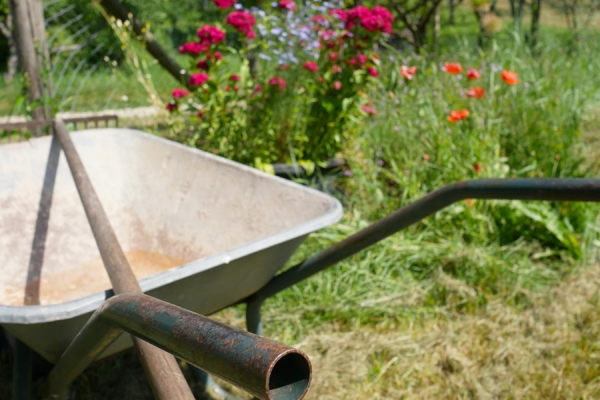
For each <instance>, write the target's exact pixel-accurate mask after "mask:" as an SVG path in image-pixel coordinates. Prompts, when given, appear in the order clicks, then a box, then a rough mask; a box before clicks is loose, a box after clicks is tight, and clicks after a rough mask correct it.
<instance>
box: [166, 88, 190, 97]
mask: <svg viewBox="0 0 600 400" xmlns="http://www.w3.org/2000/svg"><path fill="white" fill-rule="evenodd" d="M171 94H172V95H173V97H174V98H176V99H180V98H182V97H185V96H187V95H189V94H190V92H188V91H187V90H185V89H179V88H177V89H173V92H171Z"/></svg>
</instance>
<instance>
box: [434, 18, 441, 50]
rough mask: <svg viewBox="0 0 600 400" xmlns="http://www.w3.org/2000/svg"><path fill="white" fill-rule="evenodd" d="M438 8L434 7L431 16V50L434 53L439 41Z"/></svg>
mask: <svg viewBox="0 0 600 400" xmlns="http://www.w3.org/2000/svg"><path fill="white" fill-rule="evenodd" d="M439 39H440V10H439V8H436V9H435V14H434V16H433V50H434V51H435V53H436V54H437V53H438V48H439V42H440V40H439Z"/></svg>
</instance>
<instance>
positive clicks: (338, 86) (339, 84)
mask: <svg viewBox="0 0 600 400" xmlns="http://www.w3.org/2000/svg"><path fill="white" fill-rule="evenodd" d="M333 87H334V88H335V90H340V89H341V88H342V82H340V81H335V82H333Z"/></svg>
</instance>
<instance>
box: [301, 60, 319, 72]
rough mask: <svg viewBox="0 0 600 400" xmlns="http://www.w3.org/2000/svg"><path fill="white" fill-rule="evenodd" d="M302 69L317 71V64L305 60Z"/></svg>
mask: <svg viewBox="0 0 600 400" xmlns="http://www.w3.org/2000/svg"><path fill="white" fill-rule="evenodd" d="M304 69H305V70H307V71H310V72H317V71H318V70H319V66H318V65H317V63H316V62H314V61H307V62H305V63H304Z"/></svg>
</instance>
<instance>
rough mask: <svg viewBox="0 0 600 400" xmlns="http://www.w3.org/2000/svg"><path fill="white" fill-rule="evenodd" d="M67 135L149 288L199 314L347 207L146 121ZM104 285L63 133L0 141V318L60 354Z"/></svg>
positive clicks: (266, 270) (248, 285) (267, 273)
mask: <svg viewBox="0 0 600 400" xmlns="http://www.w3.org/2000/svg"><path fill="white" fill-rule="evenodd" d="M72 139H73V141H74V143H75V146H76V147H77V150H78V152H79V154H80V155H81V158H82V159H83V162H84V165H85V168H86V170H87V171H88V174H89V176H90V179H91V180H92V183H93V185H94V187H95V189H96V191H97V193H98V196H99V197H100V200H101V201H102V204H103V206H104V208H105V210H106V213H107V214H108V217H109V219H110V221H111V223H112V225H113V228H114V230H115V233H116V235H117V237H118V239H119V241H120V243H121V245H122V247H123V249H124V251H125V253H126V255H127V258H128V259H129V261H130V264H131V265H132V267H133V269H134V272H135V274H136V277H137V278H138V279H139V280H140V285H141V287H142V290H144V292H146V293H147V294H149V295H151V296H154V297H157V298H159V299H162V300H165V301H167V302H170V303H173V304H176V305H178V306H181V307H184V308H186V309H189V310H192V311H195V312H198V313H201V314H204V315H208V314H211V313H213V312H215V311H218V310H220V309H222V308H224V307H227V306H229V305H232V304H234V303H236V302H237V301H239V300H241V299H243V298H245V297H247V296H248V295H250V294H252V293H254V292H256V291H257V290H258V289H260V288H261V287H262V286H264V285H265V284H266V283H267V282H268V281H269V280H270V279H271V278H272V277H273V276H274V275H275V273H276V272H277V271H278V270H279V269H280V268H281V267H282V266H283V264H284V263H285V262H286V261H287V260H288V258H289V257H290V256H291V255H292V253H293V252H294V251H295V250H296V248H297V247H298V246H299V245H300V244H301V243H302V242H303V241H304V239H305V238H306V237H307V235H308V234H309V233H311V232H313V231H315V230H317V229H319V228H322V227H324V226H327V225H329V224H332V223H334V222H336V221H338V220H339V218H340V217H341V215H342V207H341V205H340V203H339V202H338V201H337V200H335V199H334V198H333V197H331V196H328V195H326V194H323V193H320V192H317V191H315V190H312V189H309V188H306V187H303V186H300V185H297V184H294V183H291V182H288V181H285V180H283V179H280V178H276V177H273V176H270V175H267V174H264V173H262V172H259V171H256V170H254V169H252V168H249V167H246V166H243V165H240V164H237V163H234V162H231V161H228V160H225V159H222V158H220V157H216V156H213V155H211V154H208V153H205V152H201V151H199V150H195V149H191V148H188V147H185V146H182V145H179V144H177V143H174V142H171V141H168V140H164V139H161V138H158V137H155V136H152V135H148V134H145V133H143V132H140V131H135V130H129V129H114V128H112V129H96V130H86V131H80V132H77V133H74V134H73V135H72ZM109 289H110V283H109V280H108V276H107V274H106V272H105V271H104V268H103V265H102V262H101V259H100V254H99V252H98V249H97V248H96V243H95V241H94V238H93V236H92V232H91V229H90V227H89V225H88V222H87V219H86V216H85V213H84V210H83V206H82V205H81V203H80V200H79V196H78V194H77V191H76V188H75V184H74V182H73V179H72V177H71V173H70V171H69V168H68V165H67V163H66V161H65V159H64V157H63V155H62V154H61V151H60V146H59V145H58V143H56V142H53V140H52V138H50V137H45V138H39V139H34V140H30V141H28V142H23V143H16V144H8V145H3V146H0V324H1V325H2V326H3V327H4V328H5V329H6V330H7V331H8V332H10V333H11V334H12V335H14V336H15V337H17V338H18V339H20V340H21V341H23V342H24V343H25V344H27V345H28V346H29V347H31V348H32V349H34V350H35V351H36V352H38V353H39V354H40V355H41V356H43V357H44V358H46V359H47V360H48V361H50V362H55V361H56V360H57V359H58V358H59V356H60V355H61V354H62V352H63V351H64V349H65V348H66V347H67V346H68V344H69V343H70V342H71V340H72V339H73V338H74V336H75V335H76V334H77V332H78V331H79V329H80V328H81V327H82V326H83V324H84V323H85V322H86V321H87V319H88V318H89V317H90V315H91V313H92V312H93V311H94V310H95V309H96V308H97V307H98V306H99V305H100V304H101V303H102V302H103V301H104V300H105V299H106V298H107V297H108V296H110V294H111V293H110V291H109ZM129 345H131V342H130V340H129V338H128V337H127V336H126V335H124V336H123V337H121V338H120V339H119V340H117V342H115V343H114V344H113V345H112V346H111V347H110V348H109V349H108V350H107V351H106V352H105V353H104V354H103V356H106V355H108V354H112V353H114V352H116V351H119V350H121V349H123V348H125V347H127V346H129Z"/></svg>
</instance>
